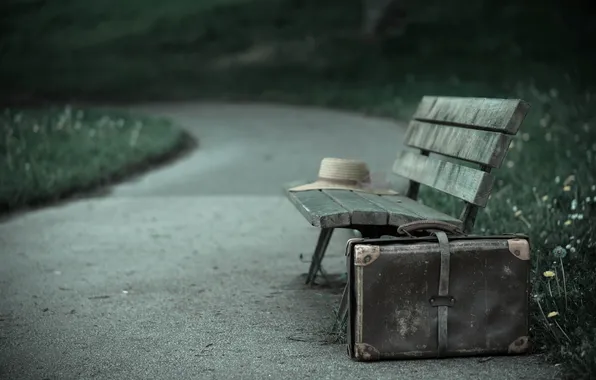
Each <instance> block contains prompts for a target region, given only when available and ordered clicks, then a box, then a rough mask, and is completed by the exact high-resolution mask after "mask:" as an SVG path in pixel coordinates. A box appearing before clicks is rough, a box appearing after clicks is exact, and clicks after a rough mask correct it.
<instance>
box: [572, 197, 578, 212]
mask: <svg viewBox="0 0 596 380" xmlns="http://www.w3.org/2000/svg"><path fill="white" fill-rule="evenodd" d="M575 209H577V199H574V200H572V201H571V211H575Z"/></svg>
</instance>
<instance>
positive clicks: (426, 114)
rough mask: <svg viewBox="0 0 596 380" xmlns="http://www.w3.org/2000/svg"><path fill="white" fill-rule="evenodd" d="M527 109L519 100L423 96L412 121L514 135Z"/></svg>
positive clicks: (527, 105)
mask: <svg viewBox="0 0 596 380" xmlns="http://www.w3.org/2000/svg"><path fill="white" fill-rule="evenodd" d="M529 108H530V106H529V104H528V103H526V102H525V101H523V100H520V99H488V98H461V97H448V96H445V97H437V96H424V97H423V98H422V100H421V102H420V104H419V105H418V109H417V110H416V112H415V113H414V117H413V118H414V119H416V120H419V121H426V122H431V123H436V124H450V125H460V126H463V127H467V128H478V129H485V130H490V131H495V132H503V133H507V134H511V135H515V134H516V133H517V131H518V130H519V127H520V125H521V123H522V121H523V120H524V118H525V116H526V114H527V112H528V110H529Z"/></svg>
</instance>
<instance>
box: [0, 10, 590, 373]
mask: <svg viewBox="0 0 596 380" xmlns="http://www.w3.org/2000/svg"><path fill="white" fill-rule="evenodd" d="M411 3H412V4H410V9H409V13H410V14H409V19H410V25H408V27H407V29H406V31H405V33H404V34H403V35H401V36H400V37H398V38H390V39H387V40H384V41H379V42H376V43H369V42H365V41H362V40H361V39H359V38H358V31H359V23H360V15H359V12H360V3H359V1H357V0H328V1H325V2H320V1H316V0H258V1H250V2H249V1H234V0H228V1H225V2H222V1H215V0H212V1H201V2H196V1H195V2H192V1H190V0H171V1H169V2H165V3H164V2H154V1H149V0H147V1H144V2H143V3H142V4H141V3H140V0H135V1H132V0H131V1H128V2H127V3H126V5H123V4H121V3H120V2H116V1H115V0H103V1H97V2H95V3H94V5H93V7H90V6H83V5H80V4H79V3H76V2H74V1H71V0H55V1H53V2H51V3H50V2H46V3H42V2H41V1H35V0H30V1H25V0H11V1H8V2H5V3H3V5H2V6H0V7H4V8H3V9H2V8H0V15H8V14H9V13H10V14H11V15H10V18H9V17H8V16H5V18H4V19H2V25H3V31H4V32H6V33H5V36H6V37H5V38H4V42H3V45H1V47H0V49H2V50H1V51H2V54H3V56H2V57H3V59H2V61H1V63H0V65H2V67H1V68H2V70H0V80H2V83H3V87H2V89H0V96H2V97H3V98H4V99H5V101H12V102H19V101H26V100H28V99H32V98H33V99H36V98H40V97H42V98H46V99H47V98H51V99H63V100H68V99H72V98H77V99H87V100H93V99H106V98H107V99H109V100H110V101H116V100H122V101H137V100H161V99H167V100H172V99H188V98H193V99H196V98H218V99H256V100H268V101H279V102H289V103H298V104H315V105H321V106H326V107H336V108H344V109H350V110H357V111H361V112H365V113H369V114H375V115H384V116H392V117H398V118H408V117H409V116H410V115H411V114H412V111H413V108H414V107H415V105H416V103H417V102H418V101H419V100H420V97H421V96H422V95H426V94H429V95H458V96H487V97H521V98H523V99H525V100H527V101H529V102H530V103H531V104H532V110H531V111H530V114H529V115H528V117H527V119H526V121H525V123H524V125H523V126H522V130H521V133H520V135H519V136H518V138H517V140H516V141H514V146H513V147H512V149H511V151H510V152H509V154H508V159H507V162H506V164H505V165H504V167H503V168H501V169H500V170H498V171H496V176H497V179H498V180H497V184H496V186H495V189H494V194H493V196H492V199H491V201H490V202H489V205H488V207H487V208H486V210H485V212H483V213H481V215H480V217H479V219H478V222H477V228H478V231H479V232H483V233H491V234H492V233H501V232H511V231H516V232H526V233H528V234H529V235H530V236H531V239H532V243H533V252H534V256H533V257H534V261H533V263H534V266H533V268H534V269H533V295H534V299H533V304H532V306H533V314H532V315H533V316H532V335H533V338H534V339H535V340H536V342H537V343H538V344H537V349H538V350H541V351H543V352H546V353H548V355H549V358H550V360H552V361H554V362H557V363H561V367H562V369H563V372H564V373H565V374H566V375H567V377H568V378H570V379H590V378H594V377H596V348H595V347H596V338H595V337H596V311H595V310H596V307H595V306H596V304H595V302H596V301H595V298H594V297H593V294H594V293H595V291H596V289H595V285H594V284H596V254H595V251H596V250H595V244H596V239H595V236H594V234H595V232H594V213H595V211H594V207H595V206H594V203H596V202H595V199H594V197H596V191H595V189H594V186H595V185H596V179H595V178H594V176H595V175H596V174H595V173H596V169H595V167H594V159H595V155H596V146H595V145H594V144H595V143H596V104H595V103H596V90H595V84H596V77H595V74H596V72H594V70H593V67H594V63H595V62H596V59H595V54H596V53H595V52H594V50H593V49H591V48H590V47H591V46H594V43H595V42H596V41H594V37H595V36H596V33H595V31H594V28H595V25H596V24H594V23H593V21H592V20H593V16H592V15H591V13H590V12H589V9H588V8H587V6H586V3H584V2H582V1H580V0H571V2H567V3H565V4H564V6H560V5H559V6H558V7H557V6H556V4H555V2H554V1H547V2H540V3H538V2H535V1H528V2H524V3H523V5H522V4H521V3H520V2H515V1H512V0H502V1H496V0H483V1H466V0H454V1H451V2H441V1H438V0H433V1H427V2H424V3H415V2H411ZM447 4H448V5H447ZM42 6H43V7H42ZM5 9H7V10H9V9H10V10H11V12H8V11H4V10H5ZM557 178H558V181H557ZM421 197H422V199H423V201H424V202H425V203H428V204H431V205H435V206H439V207H441V208H443V209H445V210H450V211H452V212H453V213H454V214H455V215H457V214H458V213H459V207H460V206H461V205H460V204H458V203H456V202H454V201H453V200H452V199H449V198H447V197H443V196H440V195H437V194H435V193H432V192H430V191H428V189H422V193H421ZM563 252H565V253H563ZM548 271H550V272H552V273H554V274H555V276H554V277H545V276H544V273H545V272H548ZM549 274H550V273H549ZM552 312H556V313H558V314H557V315H556V316H552V315H553V314H551V313H552ZM549 314H550V315H551V317H548V315H549Z"/></svg>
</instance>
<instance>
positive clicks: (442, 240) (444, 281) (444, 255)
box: [429, 230, 455, 357]
mask: <svg viewBox="0 0 596 380" xmlns="http://www.w3.org/2000/svg"><path fill="white" fill-rule="evenodd" d="M429 232H431V233H432V234H433V235H435V236H436V237H437V239H438V241H439V250H440V252H441V269H440V272H439V294H438V296H435V297H432V298H431V299H430V304H431V306H433V307H436V308H437V321H438V323H437V336H438V356H439V357H442V356H444V355H445V353H446V352H447V342H448V331H447V320H448V316H449V308H450V307H451V306H453V304H454V303H455V299H454V298H453V297H451V296H449V272H450V261H451V252H450V250H449V238H448V237H447V234H446V233H445V232H444V231H440V230H431V231H429Z"/></svg>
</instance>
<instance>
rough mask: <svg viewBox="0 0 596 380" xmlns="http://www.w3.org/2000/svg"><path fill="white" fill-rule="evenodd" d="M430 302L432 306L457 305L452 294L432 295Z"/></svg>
mask: <svg viewBox="0 0 596 380" xmlns="http://www.w3.org/2000/svg"><path fill="white" fill-rule="evenodd" d="M428 302H429V303H430V306H432V307H439V306H448V307H451V306H453V305H455V298H454V297H452V296H434V297H431V298H430V299H429V300H428Z"/></svg>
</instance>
